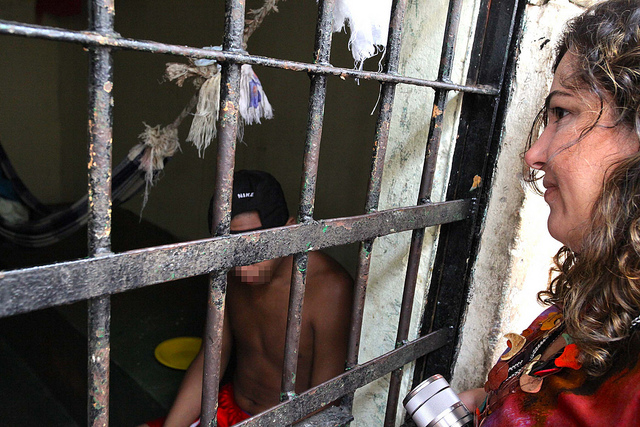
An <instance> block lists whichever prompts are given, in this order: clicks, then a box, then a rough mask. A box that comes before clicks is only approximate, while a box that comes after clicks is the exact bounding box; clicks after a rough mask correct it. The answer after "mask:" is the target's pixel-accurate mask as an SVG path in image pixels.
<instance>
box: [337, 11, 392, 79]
mask: <svg viewBox="0 0 640 427" xmlns="http://www.w3.org/2000/svg"><path fill="white" fill-rule="evenodd" d="M390 17H391V0H336V3H335V6H334V9H333V31H334V32H337V31H342V29H343V28H344V26H345V24H348V25H349V31H350V34H351V35H350V37H349V49H350V50H351V54H352V55H353V60H354V61H355V66H356V68H357V69H362V63H363V62H364V60H365V59H367V58H371V57H372V56H374V55H376V54H377V53H378V52H380V51H383V50H384V49H385V48H386V46H387V35H388V33H389V20H390Z"/></svg>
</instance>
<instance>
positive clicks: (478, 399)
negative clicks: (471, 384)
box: [458, 388, 487, 414]
mask: <svg viewBox="0 0 640 427" xmlns="http://www.w3.org/2000/svg"><path fill="white" fill-rule="evenodd" d="M458 396H459V397H460V400H461V401H462V403H464V406H466V407H467V409H468V410H469V412H471V413H472V414H473V413H475V412H476V409H477V408H479V407H480V406H481V405H482V403H483V402H484V399H485V398H486V397H487V392H486V391H484V389H483V388H472V389H470V390H467V391H463V392H462V393H460V394H459V395H458Z"/></svg>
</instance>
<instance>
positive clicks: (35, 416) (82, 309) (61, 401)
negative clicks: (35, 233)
mask: <svg viewBox="0 0 640 427" xmlns="http://www.w3.org/2000/svg"><path fill="white" fill-rule="evenodd" d="M113 230H114V235H113V237H112V241H113V243H112V245H113V250H114V251H115V252H119V251H123V250H130V249H136V248H140V247H145V246H156V245H161V244H168V243H174V242H175V239H173V237H172V236H170V235H169V234H167V233H165V232H163V231H162V230H159V229H157V227H154V226H152V225H151V224H148V223H146V222H145V221H142V222H139V218H138V216H137V215H135V214H132V213H129V212H126V211H118V210H116V211H114V214H113ZM85 236H86V232H85V231H81V232H78V233H76V235H74V236H71V237H70V238H68V239H66V240H65V241H64V242H62V243H60V244H57V245H55V246H54V247H49V248H45V249H38V250H23V249H20V248H16V247H13V246H12V245H9V244H6V243H4V244H0V263H1V265H0V267H1V268H2V269H12V268H19V267H27V266H32V265H40V264H44V263H49V262H55V261H64V260H71V259H77V258H81V257H83V256H85V255H86V237H85ZM206 289H207V280H206V277H204V276H200V277H195V278H191V279H186V280H180V281H175V282H169V283H165V284H160V285H155V286H150V287H147V288H143V289H137V290H134V291H129V292H125V293H122V294H117V295H113V296H112V297H111V306H112V314H111V362H112V364H111V384H110V397H111V399H110V425H111V426H116V427H117V426H135V425H137V424H139V423H141V422H144V421H146V420H149V419H152V418H154V417H157V416H160V415H163V414H164V413H165V412H166V410H167V408H168V406H169V405H170V403H171V402H172V399H173V396H174V394H175V392H176V389H177V387H178V385H179V383H180V381H181V379H182V375H183V371H178V370H175V369H171V368H168V367H166V366H164V365H161V364H160V363H159V362H157V360H156V359H155V357H154V349H155V347H156V346H157V345H158V344H159V343H160V342H162V341H164V340H166V339H169V338H173V337H177V336H200V335H201V334H202V330H203V326H204V318H205V310H206ZM86 360H87V359H86V303H85V302H82V303H77V304H73V305H69V306H62V307H56V308H54V309H46V310H40V311H38V312H34V313H29V314H22V315H17V316H12V317H9V318H5V319H0V393H2V394H1V395H2V400H3V403H2V405H0V426H12V427H19V426H36V425H38V426H52V427H55V426H61V427H62V426H75V425H78V426H84V425H86Z"/></svg>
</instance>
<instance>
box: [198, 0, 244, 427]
mask: <svg viewBox="0 0 640 427" xmlns="http://www.w3.org/2000/svg"><path fill="white" fill-rule="evenodd" d="M244 16H245V1H244V0H227V2H226V6H225V32H224V34H225V36H224V40H223V44H222V46H223V49H225V50H227V51H241V50H242V35H243V31H244ZM240 66H241V65H240V64H238V63H232V62H225V63H223V64H222V81H221V83H220V116H221V117H220V129H219V133H218V157H217V162H216V183H215V190H214V194H213V201H212V202H213V211H212V212H213V215H212V224H211V230H212V231H213V233H214V235H216V236H225V235H228V234H229V229H230V224H231V200H232V192H233V171H234V167H235V154H236V138H237V136H238V124H239V122H238V103H239V100H240ZM226 273H227V270H226V269H218V270H216V271H214V272H213V273H212V274H211V275H210V276H209V277H210V281H209V298H208V301H207V303H208V306H207V316H206V317H207V320H206V327H205V339H204V376H203V379H202V381H203V384H202V406H201V411H202V413H201V422H202V425H203V426H209V427H214V426H215V425H216V424H217V423H216V414H217V412H218V390H219V383H220V362H221V350H222V329H223V324H224V309H225V304H224V301H225V296H226V290H227V274H226Z"/></svg>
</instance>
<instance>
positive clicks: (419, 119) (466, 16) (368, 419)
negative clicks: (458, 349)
mask: <svg viewBox="0 0 640 427" xmlns="http://www.w3.org/2000/svg"><path fill="white" fill-rule="evenodd" d="M447 8H448V1H443V0H432V1H428V2H425V1H420V0H410V1H409V4H408V7H407V11H406V14H405V24H404V29H403V43H402V53H401V59H400V73H401V74H402V75H406V76H411V77H419V78H425V79H432V80H434V79H435V78H436V77H437V73H438V66H439V63H440V56H441V44H442V38H443V34H444V23H445V18H446V15H447ZM475 8H476V2H475V1H473V2H465V5H464V11H463V14H462V17H461V19H460V22H461V24H460V29H459V34H460V36H459V38H458V42H457V45H456V53H455V55H456V66H455V68H454V70H453V75H452V80H453V81H454V82H458V83H462V82H463V81H464V78H463V75H464V71H465V67H466V64H467V53H468V50H469V49H470V44H469V40H470V37H469V34H470V32H471V31H472V28H474V27H475V21H474V18H473V17H474V16H475V13H474V10H475ZM393 108H394V113H393V118H392V121H391V127H390V136H389V144H388V148H387V155H386V161H385V169H384V176H383V180H382V189H381V197H380V209H390V208H393V207H398V206H409V205H415V204H416V203H417V200H418V191H419V186H420V179H421V175H422V166H423V162H424V150H425V143H426V141H427V137H428V133H429V121H430V118H431V112H432V108H433V90H432V89H428V88H421V87H410V86H403V85H399V86H398V87H397V89H396V97H395V102H394V107H393ZM459 110H460V97H459V96H458V95H455V94H453V96H452V97H451V98H450V99H449V100H448V102H447V106H446V110H445V124H444V125H443V136H442V142H441V147H440V154H439V159H440V161H439V163H438V166H437V171H436V175H435V179H434V189H433V193H432V200H434V201H438V200H442V199H443V193H444V191H445V189H446V182H445V181H444V179H445V177H448V176H449V170H450V160H451V154H452V148H453V140H454V139H455V134H456V131H457V129H456V127H455V124H456V123H457V118H458V115H459ZM437 233H438V228H435V227H434V228H432V229H427V231H426V233H425V239H424V245H423V253H422V258H421V263H420V269H419V274H418V284H417V288H416V294H415V299H414V304H413V312H412V313H413V315H412V321H411V328H410V334H409V339H415V338H417V337H418V326H419V324H420V321H421V318H422V315H423V309H424V303H425V292H426V290H427V289H428V283H429V281H430V279H431V269H432V265H433V257H434V256H435V242H436V239H437ZM410 240H411V232H404V233H400V234H395V235H392V236H385V237H382V238H379V239H377V240H376V242H375V244H374V248H373V254H372V262H371V266H372V267H371V271H370V276H369V285H368V289H367V300H366V305H365V311H364V326H363V331H362V344H361V348H360V363H362V362H366V361H368V360H371V359H373V358H375V357H378V356H380V355H381V354H383V353H385V352H388V351H391V350H393V349H394V345H395V340H396V333H397V332H396V331H397V328H398V320H399V313H400V305H401V301H402V292H403V286H404V280H405V271H406V265H407V260H408V255H409V245H410ZM412 377H413V365H410V366H407V367H405V371H404V376H403V383H402V388H401V391H400V395H401V397H404V396H405V395H406V394H407V393H408V392H409V387H410V386H411V380H412ZM388 387H389V376H387V377H385V378H382V379H380V380H378V381H376V382H374V383H371V384H369V385H367V386H365V387H363V388H361V389H359V390H358V392H357V393H356V397H355V402H354V416H355V420H356V421H355V423H353V425H356V426H379V425H382V423H383V420H384V414H385V408H386V401H387V393H388ZM400 400H401V401H402V399H400ZM399 406H400V409H401V410H399V411H398V417H397V421H398V423H401V421H402V420H403V419H404V410H403V408H402V402H400V405H399Z"/></svg>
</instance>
